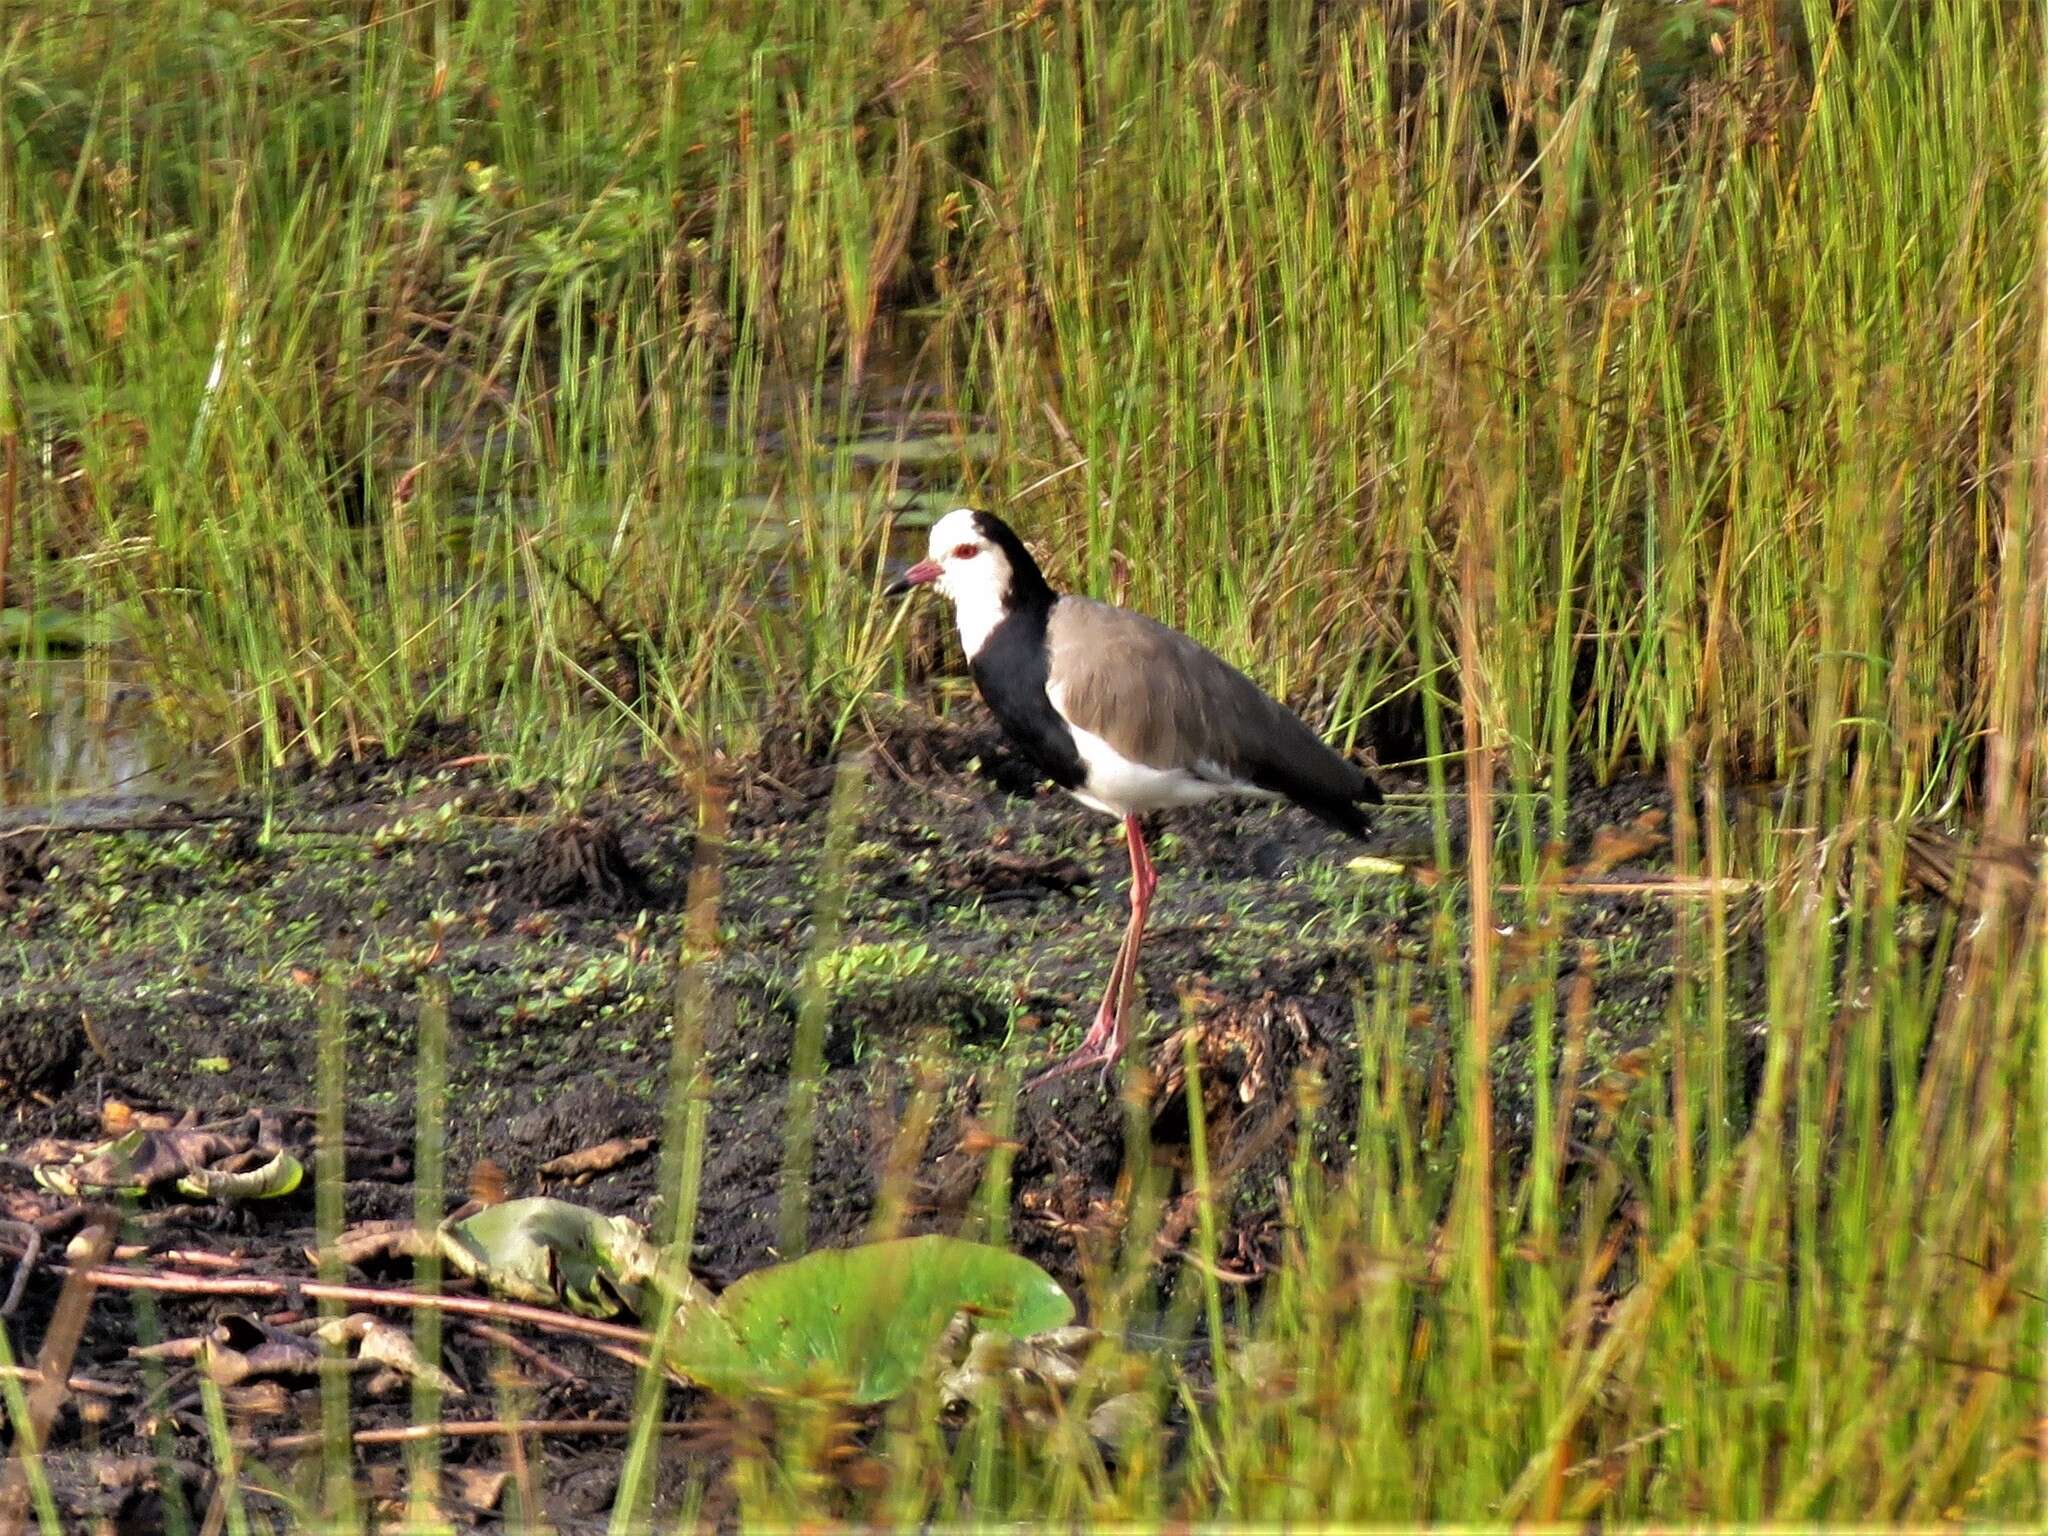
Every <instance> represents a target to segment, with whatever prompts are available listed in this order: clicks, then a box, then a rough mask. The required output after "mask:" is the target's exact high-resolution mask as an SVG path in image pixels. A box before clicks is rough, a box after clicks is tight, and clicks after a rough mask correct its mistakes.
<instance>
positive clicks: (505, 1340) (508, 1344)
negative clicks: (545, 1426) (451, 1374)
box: [462, 1322, 583, 1385]
mask: <svg viewBox="0 0 2048 1536" xmlns="http://www.w3.org/2000/svg"><path fill="white" fill-rule="evenodd" d="M462 1327H463V1331H464V1332H466V1333H472V1334H474V1335H476V1337H478V1338H480V1339H484V1340H487V1341H488V1342H490V1343H492V1344H496V1345H498V1346H499V1347H500V1348H501V1349H504V1350H506V1351H508V1352H509V1353H511V1354H514V1355H517V1356H518V1357H519V1358H520V1359H521V1360H524V1361H525V1362H526V1363H527V1364H528V1365H530V1366H532V1367H533V1368H534V1369H535V1370H538V1371H541V1372H544V1373H545V1374H547V1375H549V1376H552V1377H554V1378H555V1380H557V1381H562V1382H568V1383H570V1384H571V1385H581V1384H582V1381H583V1378H582V1377H581V1376H578V1375H577V1374H576V1373H575V1372H574V1371H572V1370H570V1369H569V1368H568V1367H567V1366H566V1365H562V1364H560V1363H558V1362H556V1361H554V1360H550V1359H549V1358H548V1357H547V1356H546V1355H544V1354H542V1353H541V1352H540V1351H539V1350H537V1349H535V1348H534V1347H533V1346H532V1345H531V1344H529V1343H527V1342H526V1340H524V1339H522V1338H519V1337H518V1336H516V1335H514V1334H510V1333H507V1332H506V1331H505V1330H504V1329H502V1328H493V1327H492V1326H491V1325H490V1324H489V1323H475V1322H465V1323H464V1324H463V1325H462Z"/></svg>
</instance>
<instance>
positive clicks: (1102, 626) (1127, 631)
mask: <svg viewBox="0 0 2048 1536" xmlns="http://www.w3.org/2000/svg"><path fill="white" fill-rule="evenodd" d="M1046 641H1047V646H1048V649H1049V651H1050V656H1049V662H1050V666H1049V669H1048V670H1049V674H1050V676H1049V684H1050V689H1051V691H1052V692H1053V693H1054V695H1055V697H1056V700H1057V702H1058V704H1059V707H1060V710H1061V712H1062V713H1063V714H1065V715H1066V717H1067V718H1068V719H1069V720H1071V721H1072V722H1073V723H1074V724H1075V725H1078V726H1080V727H1081V728H1082V729H1083V730H1086V731H1092V732H1093V733H1094V734H1095V735H1097V736H1100V737H1101V738H1102V739H1103V740H1105V741H1107V742H1108V743H1109V744H1110V745H1111V746H1112V747H1114V748H1116V750H1117V751H1118V752H1120V753H1122V754H1123V755H1124V756H1125V757H1127V758H1129V759H1131V760H1132V761H1133V762H1138V763H1144V764H1146V765H1147V766H1149V767H1154V768H1184V769H1187V770H1189V771H1191V772H1194V773H1198V774H1201V775H1203V776H1204V777H1209V776H1214V777H1218V778H1226V779H1233V780H1236V781H1237V782H1239V783H1243V784H1249V785H1252V786H1254V787H1256V788H1259V789H1263V790H1267V791H1270V792H1272V793H1275V794H1282V795H1285V796H1287V797H1288V798H1289V799H1291V800H1293V801H1295V802H1296V803H1298V804H1299V805H1301V806H1302V807H1303V808H1304V809H1306V810H1309V811H1312V812H1314V813H1315V814H1316V815H1318V816H1321V817H1323V818H1324V819H1325V820H1328V821H1332V822H1334V823H1335V824H1336V825H1338V826H1340V827H1343V828H1345V829H1346V830H1358V828H1359V827H1360V826H1362V822H1361V819H1360V818H1359V815H1358V813H1357V811H1355V810H1353V809H1352V806H1353V804H1354V803H1355V802H1357V801H1360V800H1372V801H1376V800H1378V799H1379V791H1378V788H1377V786H1376V785H1374V784H1373V782H1372V780H1371V779H1370V778H1368V777H1367V776H1366V775H1365V774H1364V773H1363V772H1362V771H1361V770H1360V769H1358V768H1357V767H1355V766H1354V765H1353V764H1351V763H1349V762H1347V761H1345V759H1344V758H1342V757H1340V756H1339V755H1338V754H1337V753H1336V752H1334V751H1332V750H1331V749H1330V748H1329V747H1328V746H1326V745H1325V744H1324V743H1323V741H1322V739H1321V738H1320V737H1318V736H1317V735H1316V733H1315V732H1314V731H1312V730H1310V729H1309V728H1308V727H1307V726H1306V725H1304V724H1303V723H1302V722H1301V720H1300V718H1299V717H1297V716H1296V715H1295V714H1294V713H1293V711H1291V710H1289V709H1287V708H1286V707H1285V706H1284V705H1282V704H1280V703H1279V702H1277V701H1276V700H1275V699H1273V698H1272V697H1271V696H1269V695H1268V694H1267V693H1266V691H1265V690H1264V689H1262V688H1261V687H1259V685H1258V684H1257V683H1255V682H1253V681H1252V680H1251V679H1250V678H1248V677H1246V676H1245V675H1244V674H1243V673H1242V672H1240V671H1238V670H1237V668H1235V667H1233V666H1231V665H1230V664H1229V663H1228V662H1226V661H1224V660H1223V658H1222V657H1220V656H1218V655H1216V654H1215V653H1214V652H1213V651H1210V650H1208V649H1206V648H1204V647H1203V646H1201V645H1198V644H1197V643H1196V642H1195V641H1193V640H1190V639H1189V638H1188V637H1187V636H1186V635H1183V634H1181V633H1179V632H1178V631H1176V630H1172V629H1168V628H1167V627H1166V626H1165V625H1164V624H1161V623H1158V622H1157V621H1155V620H1153V619H1149V618H1147V617H1145V616H1144V615H1143V614H1141V613H1132V612H1130V611H1129V610H1128V609H1123V608H1112V607H1110V606H1109V605H1108V604H1107V603H1098V602H1095V601H1093V600H1092V599H1089V598H1085V597H1071V596H1069V597H1062V598H1061V599H1060V600H1059V601H1058V602H1057V603H1056V604H1054V606H1053V610H1052V613H1051V614H1050V615H1049V617H1048V619H1047V622H1046Z"/></svg>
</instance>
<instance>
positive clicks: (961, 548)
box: [953, 544, 981, 560]
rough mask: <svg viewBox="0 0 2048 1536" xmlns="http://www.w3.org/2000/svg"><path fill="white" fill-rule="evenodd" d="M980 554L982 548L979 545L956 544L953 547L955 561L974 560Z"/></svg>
mask: <svg viewBox="0 0 2048 1536" xmlns="http://www.w3.org/2000/svg"><path fill="white" fill-rule="evenodd" d="M980 553H981V546H980V545H979V544H955V545H954V546H953V558H954V559H955V560H972V559H973V558H974V557H975V556H976V555H978V554H980Z"/></svg>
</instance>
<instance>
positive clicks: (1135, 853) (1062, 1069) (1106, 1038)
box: [1036, 816, 1159, 1082]
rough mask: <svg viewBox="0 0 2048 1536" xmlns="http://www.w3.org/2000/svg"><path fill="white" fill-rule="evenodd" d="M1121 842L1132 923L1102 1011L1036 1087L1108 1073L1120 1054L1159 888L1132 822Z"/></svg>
mask: <svg viewBox="0 0 2048 1536" xmlns="http://www.w3.org/2000/svg"><path fill="white" fill-rule="evenodd" d="M1124 842H1125V844H1126V846H1127V847H1128V848H1129V849H1130V855H1131V920H1130V922H1129V923H1128V924H1127V925H1126V926H1125V928H1124V939H1123V943H1122V944H1121V945H1119V946H1118V948H1117V952H1116V963H1115V964H1114V965H1112V966H1111V967H1110V970H1109V985H1108V987H1107V988H1106V989H1104V991H1103V994H1102V1005H1101V1006H1100V1007H1099V1008H1097V1009H1096V1010H1095V1022H1094V1023H1093V1024H1092V1025H1090V1026H1089V1029H1088V1033H1087V1034H1086V1035H1085V1036H1083V1037H1082V1040H1081V1044H1080V1046H1079V1048H1078V1049H1076V1050H1075V1052H1074V1054H1073V1055H1071V1056H1069V1057H1068V1058H1067V1059H1066V1060H1065V1061H1062V1062H1058V1063H1056V1064H1055V1065H1053V1066H1051V1067H1048V1068H1046V1070H1045V1071H1044V1072H1041V1073H1040V1074H1039V1075H1038V1078H1037V1079H1036V1081H1038V1082H1046V1081H1048V1080H1049V1079H1052V1078H1055V1077H1064V1076H1066V1075H1067V1074H1068V1073H1069V1072H1079V1071H1081V1070H1083V1069H1084V1068H1087V1067H1092V1066H1096V1065H1100V1066H1101V1067H1103V1068H1104V1069H1105V1070H1107V1069H1108V1068H1109V1066H1110V1065H1111V1064H1112V1063H1114V1062H1115V1061H1116V1059H1117V1057H1119V1056H1121V1055H1122V1054H1123V1050H1124V1043H1125V1042H1124V1020H1125V1017H1126V1016H1127V1015H1128V1013H1129V1011H1130V1005H1131V998H1132V995H1133V993H1134V992H1135V991H1136V986H1137V979H1138V946H1139V944H1140V943H1141V942H1143V940H1144V936H1145V918H1146V915H1147V914H1148V913H1150V912H1151V910H1152V893H1153V892H1154V891H1155V890H1157V889H1158V886H1159V874H1158V871H1157V870H1155V869H1154V868H1153V866H1152V855H1151V853H1150V851H1149V850H1148V849H1147V848H1146V847H1145V834H1144V832H1143V830H1142V829H1140V827H1139V826H1138V818H1137V817H1135V816H1126V817H1125V818H1124Z"/></svg>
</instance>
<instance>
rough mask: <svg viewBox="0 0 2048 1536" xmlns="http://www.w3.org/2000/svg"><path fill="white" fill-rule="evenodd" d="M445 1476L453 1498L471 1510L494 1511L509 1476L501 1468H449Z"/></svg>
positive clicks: (502, 1494)
mask: <svg viewBox="0 0 2048 1536" xmlns="http://www.w3.org/2000/svg"><path fill="white" fill-rule="evenodd" d="M446 1475H447V1478H448V1481H449V1484H450V1486H452V1487H453V1488H454V1490H455V1497H456V1498H458V1499H460V1500H461V1501H462V1502H463V1503H464V1504H467V1505H468V1506H469V1507H470V1508H471V1509H496V1508H497V1507H498V1500H499V1499H500V1498H502V1497H503V1496H504V1493H505V1484H506V1483H507V1482H508V1481H509V1480H510V1476H511V1475H510V1474H509V1473H507V1472H506V1471H505V1470H504V1469H503V1468H489V1469H486V1468H484V1467H450V1468H449V1469H448V1470H447V1474H446Z"/></svg>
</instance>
